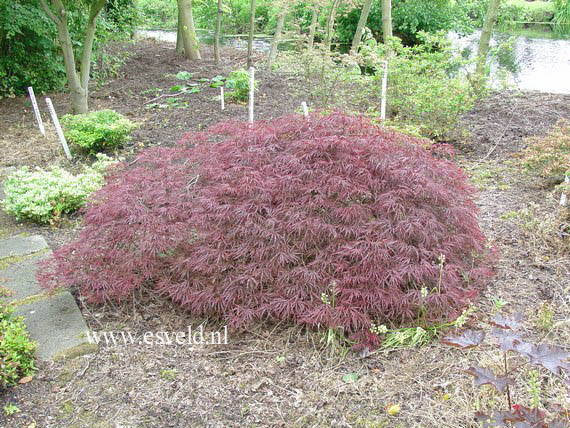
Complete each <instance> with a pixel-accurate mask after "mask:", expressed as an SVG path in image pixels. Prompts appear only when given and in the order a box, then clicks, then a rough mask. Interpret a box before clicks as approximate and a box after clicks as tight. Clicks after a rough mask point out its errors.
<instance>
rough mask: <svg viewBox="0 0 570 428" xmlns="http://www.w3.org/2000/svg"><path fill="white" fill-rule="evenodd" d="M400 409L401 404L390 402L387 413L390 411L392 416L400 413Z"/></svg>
mask: <svg viewBox="0 0 570 428" xmlns="http://www.w3.org/2000/svg"><path fill="white" fill-rule="evenodd" d="M400 410H402V408H401V406H400V405H399V404H389V405H388V407H386V413H388V414H389V415H390V416H395V415H397V414H398V413H400Z"/></svg>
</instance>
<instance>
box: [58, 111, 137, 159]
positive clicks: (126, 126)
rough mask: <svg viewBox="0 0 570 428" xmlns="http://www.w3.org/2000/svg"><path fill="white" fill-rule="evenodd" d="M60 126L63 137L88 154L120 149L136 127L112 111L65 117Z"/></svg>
mask: <svg viewBox="0 0 570 428" xmlns="http://www.w3.org/2000/svg"><path fill="white" fill-rule="evenodd" d="M61 125H62V127H63V130H64V134H65V137H66V138H67V139H68V140H69V141H70V142H71V143H72V144H74V145H75V146H76V147H78V148H79V149H81V150H83V151H86V152H88V153H97V152H99V151H104V150H112V149H115V148H118V147H121V146H122V145H123V144H124V143H126V142H127V141H129V139H130V137H129V135H130V133H131V132H132V130H133V129H135V128H136V127H137V126H138V125H137V124H135V123H133V122H131V121H130V120H128V119H127V118H125V117H123V116H122V115H120V114H119V113H117V112H116V111H113V110H100V111H95V112H92V113H87V114H78V115H65V116H63V117H62V118H61Z"/></svg>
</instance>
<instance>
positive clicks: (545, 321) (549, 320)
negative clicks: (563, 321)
mask: <svg viewBox="0 0 570 428" xmlns="http://www.w3.org/2000/svg"><path fill="white" fill-rule="evenodd" d="M536 325H537V327H538V328H539V329H540V330H542V331H546V332H548V331H550V330H552V328H553V327H554V310H553V309H552V306H550V305H549V304H548V302H544V303H543V304H542V305H541V306H540V309H539V310H538V314H537V317H536Z"/></svg>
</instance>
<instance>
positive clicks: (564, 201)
mask: <svg viewBox="0 0 570 428" xmlns="http://www.w3.org/2000/svg"><path fill="white" fill-rule="evenodd" d="M564 183H566V184H570V177H568V176H566V177H565V178H564ZM560 205H562V206H563V207H565V206H566V205H568V196H567V195H566V193H562V196H560Z"/></svg>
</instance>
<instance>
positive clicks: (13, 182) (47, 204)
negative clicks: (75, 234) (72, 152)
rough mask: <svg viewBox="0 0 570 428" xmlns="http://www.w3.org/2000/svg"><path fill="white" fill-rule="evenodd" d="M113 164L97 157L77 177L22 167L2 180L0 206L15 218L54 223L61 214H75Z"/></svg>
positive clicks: (106, 158)
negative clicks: (3, 193)
mask: <svg viewBox="0 0 570 428" xmlns="http://www.w3.org/2000/svg"><path fill="white" fill-rule="evenodd" d="M113 163H116V162H115V161H113V160H112V159H111V158H109V157H108V156H106V155H104V154H98V155H97V161H96V162H95V163H93V165H92V166H90V167H85V168H84V170H83V172H82V173H81V174H77V175H73V174H71V173H69V172H67V171H66V170H64V169H62V168H60V167H52V168H51V169H50V170H47V171H46V170H43V169H40V168H37V169H36V170H34V171H30V170H29V169H28V168H27V167H22V168H20V169H19V170H17V171H15V172H14V173H12V174H10V175H9V176H8V177H7V178H6V180H5V181H4V191H5V193H6V196H5V198H4V200H3V201H2V202H0V204H1V206H2V208H3V209H4V211H6V213H8V214H10V215H13V216H15V217H16V218H17V219H29V220H32V221H35V222H38V223H50V222H51V223H57V222H58V220H59V218H60V217H61V215H62V214H68V213H71V212H73V211H76V210H77V209H79V208H80V207H82V206H83V205H84V204H85V202H86V201H87V198H88V197H89V195H91V194H92V193H93V192H94V191H96V190H98V189H99V188H101V186H102V185H103V184H104V182H105V178H104V171H105V168H106V167H107V166H109V165H111V164H113Z"/></svg>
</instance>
